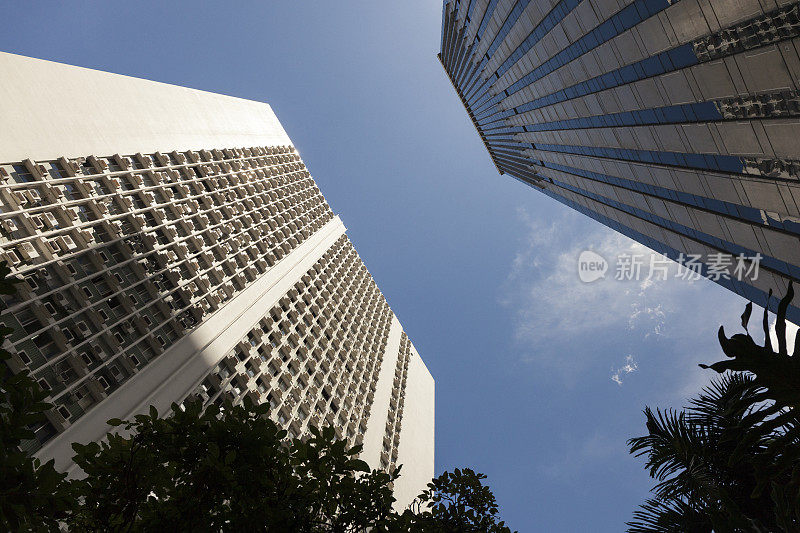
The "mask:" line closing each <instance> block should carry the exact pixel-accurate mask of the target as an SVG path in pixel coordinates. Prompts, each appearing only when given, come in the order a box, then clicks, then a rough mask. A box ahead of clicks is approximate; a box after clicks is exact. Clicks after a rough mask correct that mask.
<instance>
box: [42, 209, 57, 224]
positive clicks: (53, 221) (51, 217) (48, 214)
mask: <svg viewBox="0 0 800 533" xmlns="http://www.w3.org/2000/svg"><path fill="white" fill-rule="evenodd" d="M42 217H44V221H45V222H46V223H47V225H48V226H50V227H51V228H56V227H58V219H56V217H55V216H54V215H53V213H51V212H50V211H48V212H46V213H42Z"/></svg>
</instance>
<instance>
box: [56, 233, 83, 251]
mask: <svg viewBox="0 0 800 533" xmlns="http://www.w3.org/2000/svg"><path fill="white" fill-rule="evenodd" d="M58 242H59V244H60V245H61V249H62V250H64V251H65V252H68V251H70V250H74V249H75V248H77V247H78V245H77V244H75V241H73V240H72V237H70V236H69V235H62V236H61V237H59V238H58Z"/></svg>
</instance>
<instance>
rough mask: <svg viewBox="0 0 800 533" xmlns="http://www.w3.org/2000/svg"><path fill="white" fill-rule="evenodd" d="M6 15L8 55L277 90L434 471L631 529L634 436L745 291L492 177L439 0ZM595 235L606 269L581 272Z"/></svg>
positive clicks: (544, 512)
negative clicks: (662, 268) (416, 374)
mask: <svg viewBox="0 0 800 533" xmlns="http://www.w3.org/2000/svg"><path fill="white" fill-rule="evenodd" d="M167 4H168V5H167ZM0 13H2V14H3V17H2V18H3V19H4V20H5V21H6V24H4V25H3V31H2V32H0V50H2V51H6V52H12V53H17V54H22V55H28V56H32V57H38V58H42V59H49V60H53V61H60V62H64V63H69V64H74V65H79V66H83V67H89V68H94V69H99V70H105V71H110V72H116V73H120V74H126V75H130V76H137V77H142V78H147V79H152V80H157V81H162V82H166V83H171V84H177V85H183V86H188V87H193V88H197V89H202V90H206V91H212V92H218V93H224V94H229V95H234V96H239V97H242V98H248V99H253V100H259V101H264V102H268V103H269V104H271V105H272V107H273V109H274V111H275V112H276V114H277V115H278V118H279V119H280V120H281V122H282V123H283V126H284V127H285V129H286V130H287V132H288V133H289V136H290V137H291V138H292V140H293V141H294V143H295V145H296V146H297V148H298V149H299V150H300V154H301V156H302V157H303V159H304V161H305V163H306V164H307V166H308V167H309V169H310V171H311V173H312V175H313V176H314V178H315V179H316V181H317V183H318V184H319V186H320V188H321V190H322V192H323V194H324V195H325V197H326V198H327V200H328V202H329V203H330V204H331V206H332V207H333V209H334V211H335V212H336V213H337V214H339V215H340V216H341V218H342V220H343V221H344V223H345V225H346V226H347V227H348V234H349V235H350V238H351V239H352V240H353V242H354V244H355V246H356V249H357V250H358V251H359V253H360V254H361V256H362V258H363V259H364V261H365V263H366V264H367V267H368V268H369V270H370V272H372V274H373V276H374V277H375V279H376V281H377V283H378V286H379V287H380V288H381V289H382V291H383V292H384V294H385V295H386V296H387V298H388V301H389V304H390V305H391V307H392V309H393V310H394V312H395V313H396V314H397V315H398V317H399V318H400V320H401V321H402V323H403V326H404V328H405V330H406V331H407V332H408V334H409V336H410V337H411V339H412V340H413V342H414V344H415V346H416V347H417V348H418V350H419V352H420V354H421V355H422V357H423V359H424V360H425V362H426V364H427V365H428V368H429V369H430V371H431V373H432V374H433V376H434V378H435V379H436V470H437V473H438V472H441V471H442V470H445V469H452V468H454V467H457V466H470V467H473V468H475V469H476V470H479V471H482V472H485V473H486V474H487V475H488V476H489V481H490V484H491V486H492V488H493V490H494V492H495V494H496V496H497V497H498V500H499V502H500V504H501V507H502V514H503V516H504V517H505V518H506V520H507V522H508V524H509V525H510V526H511V527H512V528H516V529H518V530H519V531H524V532H528V531H609V532H616V531H620V530H622V529H623V528H624V522H625V521H626V520H629V519H630V518H631V514H632V512H633V511H634V509H635V507H636V506H637V505H638V504H639V503H640V502H642V501H643V500H644V499H645V497H647V494H648V490H649V488H650V486H651V482H650V480H649V478H648V477H647V475H646V473H645V471H644V470H643V468H642V464H643V463H642V461H641V460H639V459H636V458H633V457H631V456H629V455H628V453H627V448H626V445H625V441H626V440H627V439H628V438H630V437H632V436H638V435H641V434H643V433H644V431H645V428H644V419H643V416H642V414H641V411H642V409H643V408H644V406H645V405H647V404H649V405H652V406H662V407H669V406H673V407H680V406H681V405H683V404H684V402H685V399H686V398H688V397H689V396H690V395H692V394H693V393H694V392H696V391H697V390H698V389H699V388H700V387H702V386H703V385H705V384H706V383H707V381H708V379H710V377H711V374H710V371H702V370H700V369H699V368H698V367H697V363H699V362H706V363H710V362H713V361H716V360H718V358H720V357H721V356H722V354H721V351H720V350H719V348H718V346H717V343H716V328H717V327H718V326H719V325H720V324H725V325H726V326H727V330H728V332H729V334H730V333H733V332H738V317H739V315H740V314H741V312H742V308H743V306H744V301H743V300H742V299H741V298H739V297H738V296H736V295H734V294H733V293H729V292H727V291H726V290H725V289H722V288H721V287H719V286H717V285H715V284H713V283H711V282H709V281H706V280H701V281H696V282H689V281H685V280H682V279H679V278H676V277H675V276H674V274H675V269H674V268H672V269H671V270H670V272H669V274H668V276H667V279H666V280H658V281H653V280H650V281H647V280H645V279H644V278H645V277H646V274H647V268H643V270H642V279H640V280H639V281H638V282H637V281H635V280H631V281H618V280H615V279H614V275H615V264H616V261H617V257H619V256H620V255H624V254H628V255H631V256H632V255H638V254H646V252H647V250H646V249H645V248H643V247H641V246H640V245H638V244H636V243H634V242H633V241H630V240H629V239H627V238H625V237H623V236H621V235H619V234H617V233H615V232H613V231H611V230H609V229H607V228H605V227H604V226H601V225H600V224H599V223H597V222H595V221H593V220H591V219H589V218H587V217H584V216H583V215H579V214H577V213H574V212H572V211H571V210H570V209H568V208H566V207H564V206H562V205H561V204H559V203H557V202H555V201H553V200H551V199H549V198H547V197H546V196H544V195H542V194H539V193H537V192H536V191H535V190H533V189H531V188H529V187H528V186H526V185H523V184H521V183H518V182H517V181H515V180H514V179H512V178H510V177H508V176H499V175H498V174H497V171H496V170H495V168H494V166H493V165H492V163H491V161H490V159H489V157H488V155H487V153H486V151H485V149H484V147H483V145H482V144H481V142H480V139H479V138H478V135H477V133H476V132H475V130H474V128H473V127H472V125H471V123H470V121H469V118H468V116H467V114H466V112H465V111H464V109H463V107H462V105H461V103H460V101H459V99H458V97H457V96H456V94H455V91H454V90H453V88H452V86H451V85H450V82H449V81H448V79H447V76H446V75H445V73H444V71H443V69H442V68H441V66H440V64H439V62H438V60H437V59H436V52H437V51H438V49H439V42H440V35H439V32H440V29H441V2H440V1H439V0H425V1H422V0H403V1H396V0H395V1H381V2H375V1H366V0H365V1H340V2H298V1H293V2H289V1H282V2H278V1H272V2H256V1H252V2H169V3H167V2H116V1H114V2H81V3H78V2H44V1H42V2H19V3H11V2H5V3H3V4H2V7H0ZM0 76H2V73H0ZM41 83H43V84H57V83H58V80H57V79H50V80H48V79H45V80H41ZM31 90H35V87H34V88H31ZM98 105H102V103H99V104H98ZM2 127H4V128H13V127H14V124H9V123H5V122H4V123H2ZM588 249H591V250H594V251H595V252H597V253H599V254H600V255H602V256H603V257H605V258H606V259H607V260H608V262H609V271H608V272H607V273H606V277H605V278H604V279H599V280H597V281H595V282H593V283H588V284H587V283H582V282H580V280H579V279H578V275H577V261H578V256H579V254H580V252H581V251H583V250H588ZM641 257H642V258H643V262H644V263H645V267H646V266H647V263H648V261H649V256H648V255H641ZM753 322H754V324H755V323H756V320H754V321H753ZM751 329H753V328H751ZM757 339H758V338H757Z"/></svg>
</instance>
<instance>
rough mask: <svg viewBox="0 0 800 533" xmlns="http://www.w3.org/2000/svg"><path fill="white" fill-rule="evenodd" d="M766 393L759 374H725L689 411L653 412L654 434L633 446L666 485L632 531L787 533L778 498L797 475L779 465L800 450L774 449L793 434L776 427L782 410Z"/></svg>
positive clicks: (632, 524) (798, 455)
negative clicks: (763, 396)
mask: <svg viewBox="0 0 800 533" xmlns="http://www.w3.org/2000/svg"><path fill="white" fill-rule="evenodd" d="M761 392H762V391H761V390H760V388H759V387H758V386H757V385H754V377H753V376H751V375H748V374H725V375H723V376H722V377H720V378H718V379H716V380H714V381H713V382H712V384H711V385H710V386H709V387H707V388H705V389H704V390H703V391H702V393H701V394H700V395H699V397H698V398H696V399H693V400H691V402H690V406H689V407H688V408H687V409H685V410H683V411H681V412H677V411H672V410H667V411H663V412H662V411H660V410H656V411H655V412H653V411H652V410H651V409H650V408H649V407H648V408H646V409H645V417H646V418H647V429H648V432H649V433H648V435H645V436H643V437H637V438H634V439H631V440H630V441H628V444H629V446H630V451H631V453H632V454H635V455H636V456H637V457H638V456H646V458H647V462H646V466H645V467H646V468H647V469H648V470H649V472H650V476H651V477H653V478H654V479H656V480H657V481H658V484H657V485H656V486H655V487H654V488H653V493H654V496H655V497H654V498H652V499H650V500H648V501H647V502H646V503H645V504H644V505H642V506H641V509H640V510H639V511H637V512H636V513H634V519H635V520H634V521H633V522H630V523H629V524H628V526H629V530H628V531H630V532H632V533H644V532H678V531H680V532H711V531H718V532H721V531H776V530H778V531H779V530H780V529H778V528H780V527H781V521H782V520H781V517H780V516H779V515H778V513H777V512H776V511H779V510H780V509H779V508H778V506H777V504H776V502H775V501H774V498H776V497H779V496H781V494H780V492H781V490H780V489H781V487H782V486H786V485H787V484H788V483H789V482H790V480H791V471H786V470H783V471H781V472H776V471H775V468H774V467H775V466H776V465H777V464H778V463H780V462H782V461H784V460H786V459H790V458H791V459H793V460H794V461H796V460H797V458H800V447H798V446H797V444H796V443H794V444H793V445H792V446H789V447H783V448H782V449H780V450H775V449H773V448H772V447H771V446H770V444H771V443H773V442H774V441H775V439H777V438H779V437H780V436H781V435H783V434H784V433H785V431H786V429H787V428H786V427H784V426H779V427H777V428H776V427H773V424H771V423H770V421H771V420H772V419H774V417H775V415H776V414H777V412H776V409H775V408H774V406H772V405H769V404H766V403H763V402H759V401H758V398H759V395H760V394H761ZM778 412H780V411H778ZM795 422H796V420H795ZM765 472H769V473H771V474H773V476H772V477H771V478H769V477H765V475H764V474H765ZM798 518H800V517H798ZM797 523H800V522H787V523H786V524H787V525H788V524H797ZM784 529H785V530H787V531H789V530H790V529H787V528H784ZM791 530H792V531H794V530H795V529H791Z"/></svg>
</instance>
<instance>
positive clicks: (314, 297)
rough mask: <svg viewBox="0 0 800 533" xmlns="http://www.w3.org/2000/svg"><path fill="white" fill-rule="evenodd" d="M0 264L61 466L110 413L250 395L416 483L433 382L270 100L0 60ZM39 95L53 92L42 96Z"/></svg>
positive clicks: (42, 440) (298, 429)
mask: <svg viewBox="0 0 800 533" xmlns="http://www.w3.org/2000/svg"><path fill="white" fill-rule="evenodd" d="M0 70H1V71H2V72H3V76H2V78H0V116H2V117H4V120H5V128H4V129H3V132H2V133H0V256H1V257H2V259H4V260H5V261H7V262H8V263H9V265H11V267H12V273H13V275H14V276H16V277H18V278H20V279H23V280H24V282H22V283H19V284H18V288H19V291H18V293H17V294H16V295H14V296H3V297H2V307H3V311H2V314H0V322H2V323H3V325H5V326H8V327H11V328H13V330H14V333H13V334H12V335H11V337H10V340H9V342H8V343H7V344H6V346H5V348H7V349H8V350H9V351H10V352H11V353H12V354H13V359H12V361H11V366H12V369H13V370H14V371H19V370H21V369H23V368H27V369H28V370H29V371H30V372H31V373H32V375H33V377H34V378H35V379H36V380H37V381H38V382H39V384H40V385H41V387H42V388H44V389H45V390H47V391H48V392H49V396H50V401H51V402H52V403H53V404H54V408H53V409H52V410H50V411H49V412H48V413H47V418H48V421H47V422H46V423H44V424H41V425H40V426H39V427H37V428H35V430H36V431H35V433H36V439H35V440H34V441H31V442H29V443H28V448H29V449H30V450H31V451H35V453H36V454H37V456H39V457H41V458H42V459H50V458H54V459H55V460H56V467H57V468H61V469H64V470H68V471H72V470H73V469H74V468H76V467H75V465H74V464H73V463H72V461H71V457H72V454H73V452H72V450H71V447H70V445H71V443H72V442H82V443H85V442H89V441H93V440H98V439H101V438H102V437H103V436H104V435H105V434H106V432H107V431H108V430H109V429H110V428H109V427H108V426H107V425H106V421H107V420H108V419H110V418H112V417H115V418H123V419H124V418H128V417H130V416H132V415H134V414H136V413H139V412H143V411H145V410H146V409H147V408H148V406H150V405H154V406H156V407H157V408H158V409H159V412H162V413H164V412H168V411H169V406H170V405H171V403H173V402H177V403H180V402H182V401H184V400H186V399H187V398H200V399H202V401H203V402H205V403H206V404H208V403H210V402H221V401H223V400H224V399H226V398H227V399H230V400H232V401H234V402H239V401H241V400H242V399H243V398H244V397H250V398H251V399H253V400H254V401H255V402H257V403H267V404H269V405H270V407H271V417H272V418H273V419H274V420H275V421H276V422H278V423H279V424H280V425H281V426H283V427H284V428H285V429H287V430H288V432H289V434H290V435H293V436H301V435H304V434H305V433H306V432H307V430H308V427H309V426H310V425H316V426H322V425H332V426H333V427H335V428H336V430H337V432H338V434H339V435H340V436H341V437H343V438H346V439H347V440H348V441H349V442H350V444H351V445H354V444H363V445H364V449H363V452H362V458H363V459H364V460H365V461H367V462H368V463H369V464H370V465H371V466H372V467H373V468H390V467H392V466H394V465H397V464H404V468H403V475H402V477H401V478H400V479H399V480H398V481H397V483H396V484H395V492H396V496H397V498H398V505H405V504H407V503H409V502H410V500H411V499H412V498H413V497H414V496H415V495H416V494H418V493H419V492H420V491H421V489H422V488H424V485H425V484H426V483H427V482H428V481H429V480H430V478H431V477H432V476H433V430H434V382H433V379H432V377H431V375H430V374H429V373H428V371H427V369H426V367H425V365H424V363H423V362H422V360H421V359H420V356H419V354H418V353H417V351H416V350H415V349H414V346H413V344H412V343H411V341H410V340H409V339H408V336H407V335H406V334H405V332H404V331H403V328H402V326H401V325H400V323H399V321H398V320H397V318H396V317H395V316H394V314H393V313H392V311H391V309H390V307H389V305H388V303H387V302H386V299H385V298H384V296H383V294H381V291H380V290H379V289H378V287H377V285H376V284H375V281H374V280H373V279H372V277H371V276H370V274H369V272H368V271H367V269H366V267H365V266H364V264H363V262H362V261H361V259H360V258H359V256H358V254H357V253H356V251H355V249H354V248H353V246H352V244H351V243H350V241H349V240H348V238H347V235H346V233H345V227H344V225H343V224H342V222H341V221H340V219H339V218H338V217H336V216H335V215H334V213H333V212H332V211H331V209H330V207H329V206H328V204H327V203H326V201H325V199H324V198H323V196H322V194H321V193H320V191H319V189H318V188H317V186H316V184H315V183H314V181H313V179H312V178H311V176H310V174H309V172H308V170H307V169H306V167H305V165H304V164H303V162H302V160H301V159H300V156H299V154H298V153H297V151H296V150H295V148H294V147H293V146H292V142H291V140H290V139H289V137H288V136H287V135H286V133H285V131H284V130H283V128H282V127H281V125H280V123H279V122H278V120H277V118H276V117H275V115H274V114H273V112H272V110H271V109H270V107H269V106H268V105H267V104H263V103H259V102H253V101H247V100H242V99H238V98H232V97H228V96H222V95H217V94H211V93H205V92H202V91H196V90H192V89H186V88H183V87H175V86H170V85H165V84H160V83H155V82H151V81H146V80H141V79H135V78H129V77H125V76H118V75H114V74H108V73H103V72H98V71H92V70H88V69H82V68H77V67H72V66H67V65H62V64H57V63H51V62H47V61H41V60H36V59H30V58H25V57H20V56H15V55H11V54H0ZM41 80H49V81H48V83H41Z"/></svg>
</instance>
